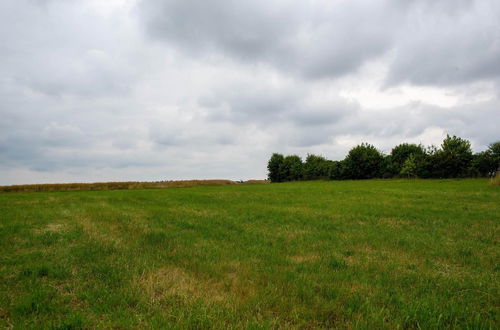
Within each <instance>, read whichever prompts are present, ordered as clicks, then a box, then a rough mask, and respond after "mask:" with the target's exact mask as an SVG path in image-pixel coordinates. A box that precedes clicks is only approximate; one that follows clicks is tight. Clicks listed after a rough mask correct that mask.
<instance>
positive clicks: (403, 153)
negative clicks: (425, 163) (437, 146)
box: [390, 143, 425, 175]
mask: <svg viewBox="0 0 500 330" xmlns="http://www.w3.org/2000/svg"><path fill="white" fill-rule="evenodd" d="M410 155H413V157H414V159H413V161H414V162H415V165H416V164H417V162H418V161H421V160H422V158H423V157H424V156H425V150H424V147H423V146H422V145H417V144H413V143H402V144H399V145H397V146H395V147H394V148H392V150H391V162H390V169H391V171H392V172H393V174H394V175H398V174H400V173H401V170H402V168H403V165H404V163H405V161H406V160H407V159H408V157H410Z"/></svg>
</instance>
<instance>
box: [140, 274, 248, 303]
mask: <svg viewBox="0 0 500 330" xmlns="http://www.w3.org/2000/svg"><path fill="white" fill-rule="evenodd" d="M136 283H137V284H138V286H139V289H140V290H141V292H143V294H144V295H146V296H147V298H148V300H149V302H150V303H151V304H155V303H158V302H160V301H161V300H162V299H163V298H165V297H168V296H179V297H181V298H184V299H186V300H198V299H201V300H203V301H204V302H206V303H221V304H225V305H233V304H235V303H237V302H238V301H242V300H245V299H247V298H248V297H250V296H252V295H253V287H252V286H251V285H250V283H248V282H246V283H245V282H244V281H242V279H241V277H240V276H239V275H238V274H237V273H235V272H230V273H227V274H226V276H224V278H223V279H222V280H215V279H209V278H203V277H201V276H196V275H194V274H191V273H189V272H188V271H185V270H183V269H182V268H179V267H175V266H165V267H162V268H159V269H157V270H155V271H153V272H150V273H146V274H143V275H142V276H140V278H139V279H138V280H137V281H136Z"/></svg>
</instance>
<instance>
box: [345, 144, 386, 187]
mask: <svg viewBox="0 0 500 330" xmlns="http://www.w3.org/2000/svg"><path fill="white" fill-rule="evenodd" d="M383 160H384V157H383V155H382V154H381V153H380V151H378V150H377V149H376V148H375V147H374V146H372V145H371V144H368V143H362V144H360V145H358V146H356V147H354V148H352V149H351V150H350V151H349V154H348V155H347V157H346V159H345V160H344V170H345V176H346V178H347V179H370V178H375V177H378V176H379V175H380V169H381V165H382V162H383Z"/></svg>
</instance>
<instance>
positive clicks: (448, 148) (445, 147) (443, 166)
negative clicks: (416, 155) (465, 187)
mask: <svg viewBox="0 0 500 330" xmlns="http://www.w3.org/2000/svg"><path fill="white" fill-rule="evenodd" d="M436 156H437V159H436V161H437V165H438V166H439V168H440V171H441V175H442V177H445V178H457V177H465V176H467V174H468V171H469V168H470V167H471V162H472V150H471V146H470V142H469V141H468V140H465V139H462V138H459V137H457V136H455V135H454V136H449V135H447V136H446V138H445V139H444V140H443V143H442V144H441V151H440V152H439V153H438V154H437V155H436Z"/></svg>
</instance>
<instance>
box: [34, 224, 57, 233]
mask: <svg viewBox="0 0 500 330" xmlns="http://www.w3.org/2000/svg"><path fill="white" fill-rule="evenodd" d="M63 230H64V225H63V224H61V223H49V224H48V225H47V226H45V227H43V228H39V229H34V230H33V231H34V232H35V233H37V234H42V233H48V232H51V233H58V232H61V231H63Z"/></svg>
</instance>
